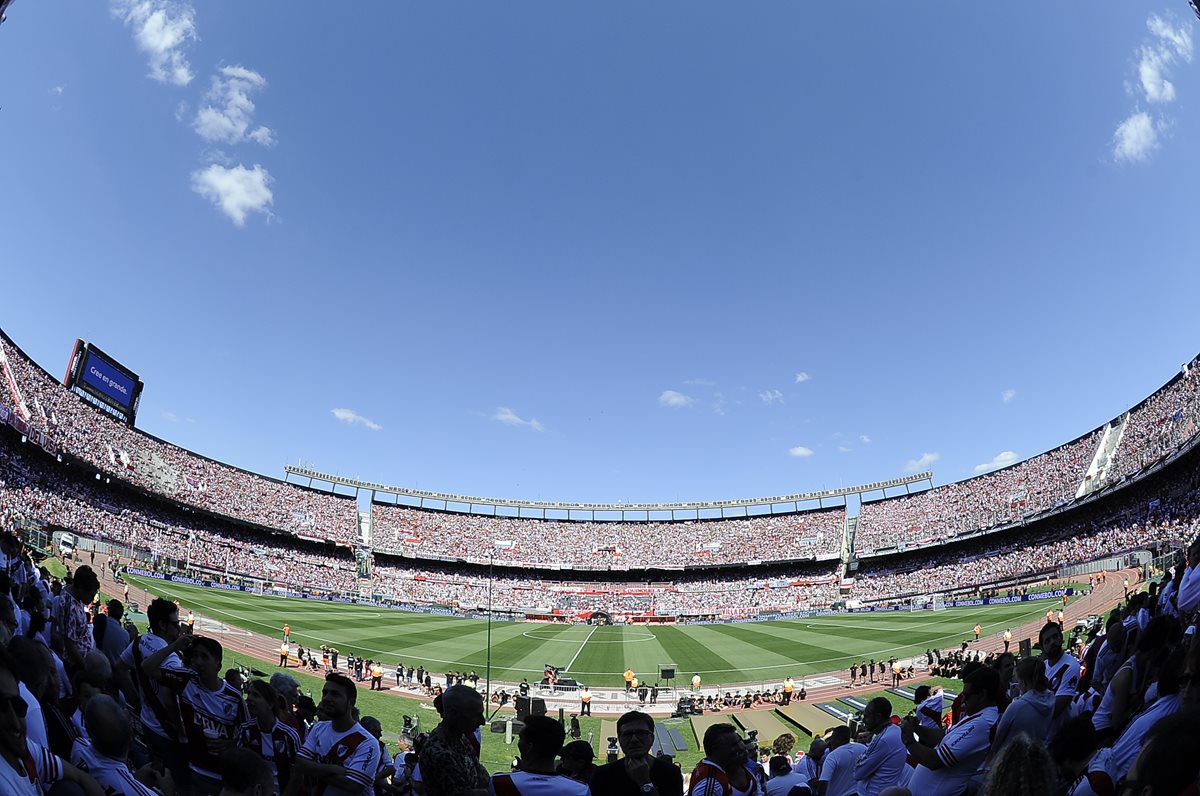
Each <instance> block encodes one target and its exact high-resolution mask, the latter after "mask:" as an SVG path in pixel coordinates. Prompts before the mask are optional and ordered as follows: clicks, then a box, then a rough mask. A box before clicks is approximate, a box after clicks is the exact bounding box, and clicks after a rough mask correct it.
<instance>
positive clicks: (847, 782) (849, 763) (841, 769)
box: [818, 741, 867, 796]
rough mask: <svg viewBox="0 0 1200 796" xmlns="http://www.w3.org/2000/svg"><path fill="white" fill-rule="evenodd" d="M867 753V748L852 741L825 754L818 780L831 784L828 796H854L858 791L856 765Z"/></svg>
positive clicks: (828, 787) (827, 789)
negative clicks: (855, 777) (855, 774)
mask: <svg viewBox="0 0 1200 796" xmlns="http://www.w3.org/2000/svg"><path fill="white" fill-rule="evenodd" d="M866 753H867V747H865V746H863V745H862V744H860V743H855V742H853V741H851V742H850V743H846V744H842V745H841V746H839V747H838V748H837V749H834V750H832V751H829V752H826V753H825V760H824V761H823V762H822V763H821V775H820V776H819V777H818V780H819V781H821V782H827V783H829V784H828V786H827V787H826V790H825V792H826V794H827V796H853V794H854V793H856V792H857V791H858V783H857V782H855V780H854V764H855V763H857V762H858V759H859V758H860V757H862V756H863V755H864V754H866Z"/></svg>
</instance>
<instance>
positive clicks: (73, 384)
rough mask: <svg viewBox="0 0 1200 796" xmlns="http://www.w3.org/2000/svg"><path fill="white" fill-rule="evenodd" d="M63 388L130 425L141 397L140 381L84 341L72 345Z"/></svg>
mask: <svg viewBox="0 0 1200 796" xmlns="http://www.w3.org/2000/svg"><path fill="white" fill-rule="evenodd" d="M63 385H64V386H66V387H68V388H70V389H74V390H76V391H78V392H80V393H83V394H84V395H85V396H88V397H89V398H92V399H94V400H95V401H97V402H99V403H100V404H102V405H103V406H104V407H107V408H108V409H111V410H112V411H113V412H114V413H116V414H118V415H120V416H121V418H122V419H123V420H125V421H126V422H127V423H129V425H133V421H134V419H135V417H136V415H137V405H138V399H139V398H140V397H141V393H142V387H143V384H142V381H141V379H139V378H138V375H137V374H136V373H134V372H133V371H132V370H130V369H129V368H127V367H125V366H124V365H122V364H121V363H119V362H117V361H116V360H115V359H113V358H112V357H110V356H108V355H107V354H105V353H104V352H103V351H101V350H100V349H99V348H97V347H96V346H94V345H92V344H91V343H89V342H87V341H86V340H76V341H75V348H74V350H73V351H72V352H71V363H70V366H69V368H68V370H67V377H66V378H65V379H64V380H63Z"/></svg>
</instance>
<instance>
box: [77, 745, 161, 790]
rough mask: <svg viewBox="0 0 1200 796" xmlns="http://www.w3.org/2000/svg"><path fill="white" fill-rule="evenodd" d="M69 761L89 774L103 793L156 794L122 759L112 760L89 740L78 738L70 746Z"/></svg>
mask: <svg viewBox="0 0 1200 796" xmlns="http://www.w3.org/2000/svg"><path fill="white" fill-rule="evenodd" d="M71 763H72V765H74V766H75V767H76V768H78V769H79V770H80V771H84V772H86V773H88V774H90V775H91V777H92V779H94V780H96V782H98V783H100V787H101V788H104V792H105V793H111V794H114V796H158V791H156V790H154V789H152V788H149V787H147V786H145V785H143V784H142V783H141V782H138V781H137V779H135V778H134V776H133V772H132V771H130V770H129V766H127V765H126V764H125V761H124V760H114V759H113V758H111V757H105V756H104V755H102V754H100V753H99V752H97V751H96V749H95V747H93V746H92V744H91V742H89V741H86V740H84V739H83V738H80V739H78V740H76V741H75V743H74V745H73V746H72V747H71Z"/></svg>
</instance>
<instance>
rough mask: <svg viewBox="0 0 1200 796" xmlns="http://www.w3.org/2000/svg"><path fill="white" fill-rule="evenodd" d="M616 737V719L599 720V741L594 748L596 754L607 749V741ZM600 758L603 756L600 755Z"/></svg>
mask: <svg viewBox="0 0 1200 796" xmlns="http://www.w3.org/2000/svg"><path fill="white" fill-rule="evenodd" d="M616 737H617V720H616V719H601V720H600V741H601V743H600V744H598V745H597V746H596V747H595V748H596V750H597V752H599V750H600V749H602V748H603V749H608V739H609V738H616ZM599 756H600V757H603V756H604V755H602V754H600V755H599Z"/></svg>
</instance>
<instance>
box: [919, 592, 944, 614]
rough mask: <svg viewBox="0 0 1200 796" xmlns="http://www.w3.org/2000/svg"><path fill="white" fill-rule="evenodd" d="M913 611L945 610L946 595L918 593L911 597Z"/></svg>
mask: <svg viewBox="0 0 1200 796" xmlns="http://www.w3.org/2000/svg"><path fill="white" fill-rule="evenodd" d="M911 610H913V611H945V610H946V596H945V595H944V594H919V595H917V596H916V597H913V598H912V608H911Z"/></svg>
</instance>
